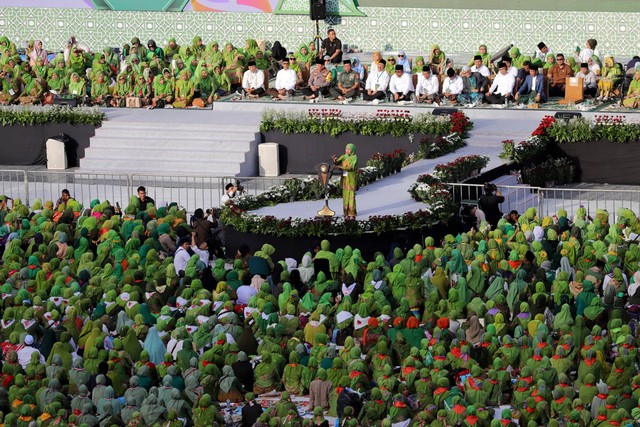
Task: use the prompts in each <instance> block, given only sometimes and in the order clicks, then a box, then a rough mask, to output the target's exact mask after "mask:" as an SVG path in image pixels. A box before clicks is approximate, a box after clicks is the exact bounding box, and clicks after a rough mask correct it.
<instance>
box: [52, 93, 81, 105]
mask: <svg viewBox="0 0 640 427" xmlns="http://www.w3.org/2000/svg"><path fill="white" fill-rule="evenodd" d="M53 105H64V106H67V107H76V106H77V105H78V98H75V97H74V98H61V97H59V96H56V97H55V98H53Z"/></svg>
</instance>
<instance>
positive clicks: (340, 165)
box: [332, 144, 358, 220]
mask: <svg viewBox="0 0 640 427" xmlns="http://www.w3.org/2000/svg"><path fill="white" fill-rule="evenodd" d="M344 151H345V154H343V155H342V156H340V157H338V156H336V155H335V154H334V155H333V157H332V159H333V163H334V164H335V165H336V168H337V169H340V170H342V181H341V182H342V207H343V213H344V218H345V219H346V220H347V219H355V218H356V215H357V214H358V213H357V209H356V174H357V171H358V156H357V155H356V146H355V145H353V144H347V146H346V147H345V150H344Z"/></svg>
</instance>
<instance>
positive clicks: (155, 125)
mask: <svg viewBox="0 0 640 427" xmlns="http://www.w3.org/2000/svg"><path fill="white" fill-rule="evenodd" d="M164 124H167V126H168V129H170V130H180V131H187V132H188V131H193V130H212V131H214V132H237V131H253V130H255V131H256V132H257V131H258V130H259V126H255V125H243V124H219V123H206V122H205V123H174V122H169V123H167V122H160V123H159V122H157V121H149V122H122V121H106V122H103V123H102V126H101V128H100V129H127V130H130V129H145V130H151V131H153V130H165V129H163V128H162V125H164Z"/></svg>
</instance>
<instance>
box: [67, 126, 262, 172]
mask: <svg viewBox="0 0 640 427" xmlns="http://www.w3.org/2000/svg"><path fill="white" fill-rule="evenodd" d="M258 138H259V134H258V126H257V125H240V124H220V123H206V122H204V123H158V122H156V121H137V122H132V121H118V120H115V121H111V120H110V121H105V122H104V123H103V124H102V127H100V128H98V129H96V134H95V136H94V137H92V138H91V141H90V147H89V148H87V149H86V152H85V157H84V158H83V159H80V169H81V171H83V172H88V171H100V172H127V173H158V174H162V175H164V176H171V175H207V176H252V175H255V174H256V172H257V156H256V154H255V153H257V145H258Z"/></svg>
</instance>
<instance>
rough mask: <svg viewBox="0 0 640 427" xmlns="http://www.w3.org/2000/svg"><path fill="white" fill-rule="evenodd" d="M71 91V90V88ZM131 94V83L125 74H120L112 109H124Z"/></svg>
mask: <svg viewBox="0 0 640 427" xmlns="http://www.w3.org/2000/svg"><path fill="white" fill-rule="evenodd" d="M69 90H71V88H69ZM130 94H131V82H130V80H129V78H128V77H127V75H126V74H125V73H120V74H118V78H117V80H116V85H115V87H114V88H113V99H112V100H111V106H112V107H124V106H125V102H126V100H127V96H129V95H130Z"/></svg>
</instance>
